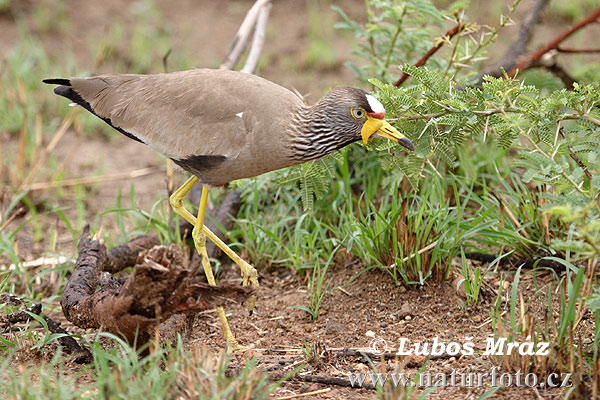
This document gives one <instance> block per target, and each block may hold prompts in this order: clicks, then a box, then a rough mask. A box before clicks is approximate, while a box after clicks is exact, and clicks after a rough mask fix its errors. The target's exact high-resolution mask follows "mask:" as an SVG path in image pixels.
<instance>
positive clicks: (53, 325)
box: [0, 294, 93, 364]
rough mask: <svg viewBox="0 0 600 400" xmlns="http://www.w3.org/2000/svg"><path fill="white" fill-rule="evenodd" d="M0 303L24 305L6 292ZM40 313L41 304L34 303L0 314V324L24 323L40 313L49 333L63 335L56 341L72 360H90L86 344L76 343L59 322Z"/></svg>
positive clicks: (86, 362) (87, 361)
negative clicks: (12, 311) (4, 314)
mask: <svg viewBox="0 0 600 400" xmlns="http://www.w3.org/2000/svg"><path fill="white" fill-rule="evenodd" d="M0 303H3V304H10V305H22V306H24V305H25V302H24V301H23V300H21V299H19V298H18V297H16V296H12V295H6V294H3V295H1V296H0ZM41 314H42V304H41V303H34V304H33V305H31V306H30V307H27V308H26V309H24V310H22V311H18V312H15V313H12V314H9V315H7V316H0V324H2V325H5V326H7V327H9V326H10V327H12V325H15V324H18V323H25V322H29V321H31V320H32V319H33V317H32V315H40V316H41V318H43V319H44V321H45V322H46V325H47V326H48V331H50V333H58V334H62V335H64V336H62V337H59V338H58V342H59V343H60V344H61V345H62V347H63V348H64V349H65V350H66V353H67V354H72V355H73V356H74V357H75V359H74V361H75V362H76V363H78V364H88V363H91V362H92V360H93V357H92V353H91V352H90V350H89V349H88V348H87V347H86V346H83V345H80V344H79V343H77V340H75V339H74V338H73V337H72V336H70V335H69V332H67V331H66V330H64V329H63V328H61V326H60V322H56V321H54V320H53V319H51V318H50V317H48V316H47V315H41Z"/></svg>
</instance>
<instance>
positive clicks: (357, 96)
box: [317, 86, 414, 150]
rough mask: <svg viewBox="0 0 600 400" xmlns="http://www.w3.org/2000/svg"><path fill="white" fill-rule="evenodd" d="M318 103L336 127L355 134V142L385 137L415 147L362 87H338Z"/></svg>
mask: <svg viewBox="0 0 600 400" xmlns="http://www.w3.org/2000/svg"><path fill="white" fill-rule="evenodd" d="M319 103H321V105H323V106H324V107H322V109H326V110H327V112H328V114H329V115H328V119H329V120H330V121H333V123H334V124H335V125H336V130H337V131H340V132H344V134H346V135H352V136H353V138H354V140H353V141H357V140H362V142H363V143H364V144H367V143H368V142H370V141H371V140H373V137H384V138H386V139H389V140H393V141H394V142H397V143H399V144H401V145H402V146H404V147H406V148H407V149H409V150H414V146H413V144H412V143H411V141H410V140H408V138H406V136H404V135H403V134H402V133H400V132H398V130H397V129H396V128H394V127H393V126H392V125H390V123H389V122H387V121H386V120H385V108H383V105H382V104H381V103H380V102H379V100H377V99H376V98H375V97H373V96H371V95H370V94H368V93H367V92H365V91H363V90H360V89H355V88H352V87H347V86H339V87H336V88H335V89H333V90H331V91H330V92H329V93H327V94H326V95H325V96H324V97H323V98H322V99H321V100H320V101H319ZM317 105H319V104H317ZM319 108H321V107H319Z"/></svg>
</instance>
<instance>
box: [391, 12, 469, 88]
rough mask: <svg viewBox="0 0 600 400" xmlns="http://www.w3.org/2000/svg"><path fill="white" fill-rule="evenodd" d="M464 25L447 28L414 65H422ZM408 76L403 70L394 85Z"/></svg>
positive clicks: (464, 25) (397, 84)
mask: <svg viewBox="0 0 600 400" xmlns="http://www.w3.org/2000/svg"><path fill="white" fill-rule="evenodd" d="M465 27H466V24H465V23H464V22H461V23H459V24H458V25H456V26H455V27H453V28H451V29H450V30H448V32H446V34H445V35H444V37H443V40H440V41H438V43H437V44H435V45H434V46H433V47H432V48H430V49H429V50H428V51H427V53H425V55H424V56H423V57H421V59H420V60H419V61H417V62H416V63H415V67H420V66H422V65H424V64H425V63H426V62H427V60H429V59H430V58H431V56H433V55H434V54H435V53H436V52H437V51H438V50H439V49H441V48H442V46H443V45H444V44H445V43H447V42H449V41H450V39H452V38H453V37H454V36H456V35H457V34H459V33H460V32H462V31H463V30H464V29H465ZM409 76H410V75H409V74H407V73H406V72H403V73H402V75H401V76H400V78H399V79H398V80H397V81H396V82H395V83H394V86H400V85H402V83H403V82H404V81H405V80H407V79H408V77H409Z"/></svg>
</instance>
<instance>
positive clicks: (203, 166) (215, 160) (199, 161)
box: [172, 155, 227, 174]
mask: <svg viewBox="0 0 600 400" xmlns="http://www.w3.org/2000/svg"><path fill="white" fill-rule="evenodd" d="M172 160H173V162H174V163H175V164H177V165H179V166H180V167H181V168H183V169H185V170H186V171H189V172H191V173H193V174H196V173H198V172H202V171H203V170H204V171H206V170H210V169H213V168H216V167H218V166H219V165H221V164H222V163H223V162H224V161H225V160H227V157H225V156H222V155H194V156H189V157H186V158H180V159H176V158H172Z"/></svg>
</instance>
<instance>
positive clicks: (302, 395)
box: [276, 388, 331, 400]
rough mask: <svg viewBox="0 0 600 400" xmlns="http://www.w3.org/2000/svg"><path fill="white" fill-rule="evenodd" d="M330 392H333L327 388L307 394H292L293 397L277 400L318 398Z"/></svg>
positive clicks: (278, 399)
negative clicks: (319, 395)
mask: <svg viewBox="0 0 600 400" xmlns="http://www.w3.org/2000/svg"><path fill="white" fill-rule="evenodd" d="M330 391H331V388H325V389H319V390H313V391H312V392H306V393H299V394H292V395H289V396H283V397H277V399H276V400H291V399H298V398H300V397H308V396H316V395H318V394H323V393H327V392H330Z"/></svg>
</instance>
